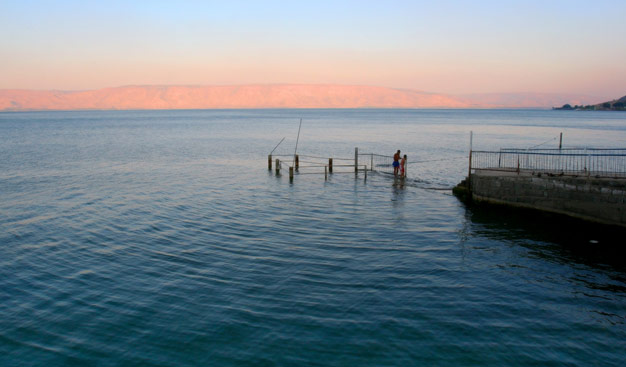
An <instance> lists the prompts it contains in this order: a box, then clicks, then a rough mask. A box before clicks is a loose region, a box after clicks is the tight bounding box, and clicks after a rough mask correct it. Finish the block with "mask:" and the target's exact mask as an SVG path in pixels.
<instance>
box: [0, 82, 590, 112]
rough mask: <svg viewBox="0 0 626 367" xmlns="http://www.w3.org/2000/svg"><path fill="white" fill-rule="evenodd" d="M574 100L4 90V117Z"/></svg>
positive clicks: (187, 89) (325, 89)
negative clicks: (31, 112) (66, 112)
mask: <svg viewBox="0 0 626 367" xmlns="http://www.w3.org/2000/svg"><path fill="white" fill-rule="evenodd" d="M597 102H598V98H597V97H592V96H582V95H575V94H549V93H492V94H469V95H447V94H438V93H428V92H422V91H416V90H410V89H395V88H385V87H375V86H357V85H300V84H297V85H292V84H276V85H273V84H271V85H237V86H174V85H172V86H152V85H145V86H123V87H116V88H104V89H96V90H84V91H58V90H24V89H0V111H28V110H127V109H211V108H532V107H539V108H550V107H552V106H561V105H563V104H564V103H573V104H581V105H582V104H592V103H597Z"/></svg>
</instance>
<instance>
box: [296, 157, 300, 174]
mask: <svg viewBox="0 0 626 367" xmlns="http://www.w3.org/2000/svg"><path fill="white" fill-rule="evenodd" d="M299 169H300V156H299V155H297V154H296V171H298V170H299Z"/></svg>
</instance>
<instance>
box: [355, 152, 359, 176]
mask: <svg viewBox="0 0 626 367" xmlns="http://www.w3.org/2000/svg"><path fill="white" fill-rule="evenodd" d="M354 172H355V173H356V172H359V148H358V147H357V148H354Z"/></svg>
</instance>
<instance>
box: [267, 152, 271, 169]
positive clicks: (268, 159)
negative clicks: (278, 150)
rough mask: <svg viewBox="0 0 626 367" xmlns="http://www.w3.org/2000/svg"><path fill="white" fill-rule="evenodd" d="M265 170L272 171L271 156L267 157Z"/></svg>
mask: <svg viewBox="0 0 626 367" xmlns="http://www.w3.org/2000/svg"><path fill="white" fill-rule="evenodd" d="M267 169H268V170H270V171H271V170H272V155H271V154H270V155H268V156H267Z"/></svg>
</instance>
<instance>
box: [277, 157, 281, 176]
mask: <svg viewBox="0 0 626 367" xmlns="http://www.w3.org/2000/svg"><path fill="white" fill-rule="evenodd" d="M278 175H280V159H278V158H276V176H278Z"/></svg>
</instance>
